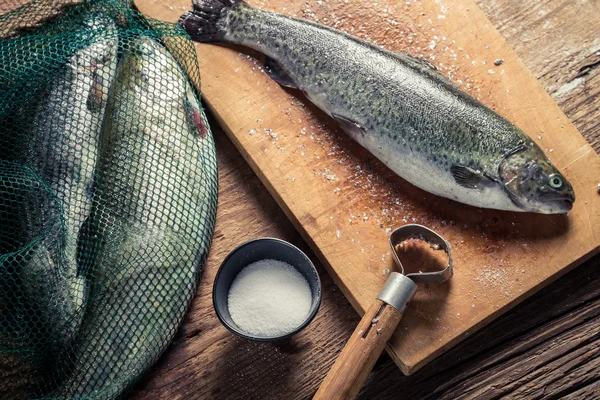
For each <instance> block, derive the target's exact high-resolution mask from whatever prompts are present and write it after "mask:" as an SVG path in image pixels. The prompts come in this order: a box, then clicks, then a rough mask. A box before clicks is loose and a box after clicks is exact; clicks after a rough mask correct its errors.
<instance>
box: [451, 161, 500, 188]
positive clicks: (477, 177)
mask: <svg viewBox="0 0 600 400" xmlns="http://www.w3.org/2000/svg"><path fill="white" fill-rule="evenodd" d="M450 173H451V174H452V176H453V177H454V180H455V181H456V183H458V184H459V185H460V186H463V187H466V188H468V189H476V190H483V189H484V188H486V187H490V186H493V185H495V184H496V182H495V181H493V180H492V179H490V178H488V177H487V176H485V174H483V173H482V172H481V171H476V170H474V169H472V168H469V167H465V166H462V165H453V166H451V167H450Z"/></svg>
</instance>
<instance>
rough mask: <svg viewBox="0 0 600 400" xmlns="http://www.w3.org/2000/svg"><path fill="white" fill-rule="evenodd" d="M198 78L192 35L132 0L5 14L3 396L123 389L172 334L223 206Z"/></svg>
mask: <svg viewBox="0 0 600 400" xmlns="http://www.w3.org/2000/svg"><path fill="white" fill-rule="evenodd" d="M190 78H191V79H190ZM190 82H199V72H198V65H197V62H196V58H195V51H194V47H193V45H192V43H191V41H190V40H189V38H188V37H187V34H186V33H185V32H184V31H183V30H182V29H181V28H179V27H177V26H174V25H171V24H167V23H162V22H159V21H155V20H151V19H147V18H144V17H143V16H142V15H141V14H139V13H138V12H136V11H134V10H132V9H131V7H130V4H129V3H128V2H127V1H117V0H98V1H85V2H77V3H66V2H64V1H57V0H41V1H34V2H31V3H28V4H25V5H23V6H21V7H19V8H16V9H14V10H13V11H10V12H8V13H5V14H3V15H2V16H0V398H2V399H28V398H47V399H71V398H82V399H83V398H85V399H88V398H90V399H91V398H98V399H106V398H116V397H119V396H122V395H123V393H126V391H127V390H128V389H130V388H131V387H132V385H134V384H135V383H136V382H137V381H139V378H140V377H141V376H142V375H143V374H144V373H145V372H146V371H147V370H148V369H149V367H150V366H151V365H152V364H153V363H154V362H155V361H156V360H157V359H158V357H159V356H160V354H161V353H162V352H163V351H164V350H165V348H166V347H167V345H168V344H169V342H170V341H171V339H172V338H173V336H174V334H175V332H176V331H177V329H178V327H179V325H180V323H181V321H182V319H183V316H184V314H185V311H186V309H187V308H188V305H189V303H190V301H191V298H192V297H193V295H194V293H195V290H196V286H197V282H198V280H199V278H200V275H201V272H202V269H203V265H204V263H205V260H206V256H207V253H208V250H209V247H210V242H211V238H212V234H213V229H214V221H215V213H216V206H217V203H216V202H217V165H216V156H215V149H214V143H213V139H212V135H211V133H210V130H209V128H208V124H207V122H206V118H205V115H204V112H203V110H202V108H201V105H200V103H199V100H198V93H197V92H196V89H195V88H194V87H193V86H192V84H191V83H190Z"/></svg>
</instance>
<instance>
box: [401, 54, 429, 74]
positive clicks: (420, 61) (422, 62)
mask: <svg viewBox="0 0 600 400" xmlns="http://www.w3.org/2000/svg"><path fill="white" fill-rule="evenodd" d="M391 54H393V55H394V56H396V57H397V58H399V59H401V60H402V61H408V62H410V63H413V64H416V65H418V66H419V67H421V68H423V69H426V70H429V71H431V72H437V73H439V71H438V69H437V67H436V66H435V65H433V64H432V63H430V62H429V61H427V60H426V59H424V58H421V57H416V56H411V55H410V54H406V53H401V52H393V53H391Z"/></svg>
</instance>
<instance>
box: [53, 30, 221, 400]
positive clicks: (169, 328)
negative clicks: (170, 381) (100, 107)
mask: <svg viewBox="0 0 600 400" xmlns="http://www.w3.org/2000/svg"><path fill="white" fill-rule="evenodd" d="M124 48H125V51H124V53H123V58H122V60H121V62H120V65H119V69H118V72H117V78H116V81H115V83H114V86H113V90H112V92H111V94H110V96H109V101H108V106H107V111H106V118H105V121H104V125H103V138H102V140H101V144H100V156H99V161H98V182H97V187H96V191H95V198H94V207H93V211H92V216H91V217H90V220H89V226H88V225H86V231H88V232H90V235H91V237H96V238H97V240H96V241H90V242H89V243H88V246H86V249H85V255H84V256H83V257H84V258H85V257H86V256H87V257H92V258H93V262H92V263H86V264H88V265H93V267H90V268H89V270H87V271H82V273H83V274H84V275H85V276H87V277H88V279H89V280H90V285H91V286H90V292H89V295H88V302H87V306H86V312H85V315H84V318H83V322H82V324H81V329H80V331H79V334H78V335H77V337H76V339H75V343H74V346H73V349H72V351H71V353H70V356H69V358H70V359H71V360H72V367H71V369H70V375H69V376H68V378H67V379H66V380H65V381H64V382H63V383H62V384H61V386H60V387H59V388H58V389H57V390H55V391H53V392H52V393H51V397H58V398H63V397H64V398H88V396H89V397H90V398H91V397H94V398H96V396H97V398H102V399H112V398H115V397H118V396H119V395H120V394H122V392H123V391H124V390H126V389H127V388H129V387H130V386H131V385H132V384H133V383H134V380H135V379H136V378H138V377H139V376H140V375H141V374H142V373H144V372H145V371H146V370H148V369H149V368H150V366H151V365H152V364H153V362H154V361H156V360H157V359H158V357H159V356H160V354H161V353H162V352H163V351H164V349H165V348H166V347H167V345H168V344H169V342H170V341H171V339H172V338H173V336H174V335H175V332H176V330H177V328H178V326H179V324H180V323H181V321H182V319H183V315H184V313H185V311H186V309H187V306H188V304H189V302H190V300H191V298H192V297H193V295H194V293H195V289H196V284H197V282H198V279H199V277H200V273H201V271H202V268H203V266H204V262H205V259H206V256H207V254H208V250H209V248H210V242H211V239H212V232H213V227H214V222H215V212H216V202H217V166H216V156H215V149H214V142H213V140H212V136H211V135H210V134H209V132H208V129H207V126H208V125H207V123H206V120H205V119H204V116H203V114H202V110H201V106H200V104H199V102H198V100H197V99H196V96H195V94H194V92H193V89H192V86H191V85H190V83H189V81H188V78H187V75H186V74H185V72H184V71H183V70H182V69H181V67H180V66H179V64H178V63H177V62H176V61H175V59H174V58H173V57H172V56H171V55H170V54H169V53H168V52H167V51H166V50H165V48H164V47H162V46H161V45H160V44H158V43H157V42H155V41H154V40H152V39H150V38H148V37H144V36H140V37H138V38H136V39H133V40H132V41H131V42H129V43H125V44H124Z"/></svg>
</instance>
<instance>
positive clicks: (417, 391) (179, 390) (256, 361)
mask: <svg viewBox="0 0 600 400" xmlns="http://www.w3.org/2000/svg"><path fill="white" fill-rule="evenodd" d="M10 1H11V0H9V2H10ZM477 2H478V4H479V5H480V7H482V9H483V10H484V12H485V13H486V15H487V16H488V18H489V19H490V20H491V21H492V23H493V24H494V26H495V27H496V28H497V29H499V31H500V32H501V33H502V34H503V36H504V37H505V38H506V39H507V41H508V42H509V43H510V45H511V46H512V47H513V48H514V49H515V50H516V51H517V53H518V54H519V56H520V58H521V59H522V60H523V61H524V62H525V64H526V65H527V67H528V68H529V70H530V71H532V72H533V73H534V74H535V76H536V78H538V79H539V80H540V82H541V83H542V84H543V85H544V87H545V88H546V90H547V91H548V92H549V93H550V94H551V95H552V96H553V97H554V99H555V100H556V101H557V103H558V104H559V106H560V107H561V108H562V109H563V110H564V112H565V113H566V114H567V115H568V116H569V118H570V119H571V120H572V121H573V122H574V123H575V125H576V126H577V127H578V129H579V130H580V131H581V132H582V134H583V135H584V136H585V138H586V139H587V140H588V142H590V143H591V144H592V146H593V147H594V149H595V150H596V151H597V152H598V151H599V150H600V96H598V92H599V91H600V68H597V67H598V66H600V53H599V52H600V34H599V32H600V19H598V18H597V16H598V15H600V6H599V4H598V2H597V1H595V0H591V1H577V2H573V1H571V0H562V1H560V0H543V1H539V2H519V1H515V0H495V1H483V0H478V1H477ZM524 3H527V4H524ZM3 6H6V4H4V3H3V4H0V10H2V11H3V10H5V9H7V8H8V7H5V8H2V7H3ZM212 126H213V127H215V129H214V133H215V136H216V138H217V140H216V141H217V150H218V155H219V167H220V172H219V174H220V185H221V187H220V208H219V212H218V222H217V231H216V233H215V241H214V246H213V248H212V252H211V256H210V259H209V263H208V267H207V270H206V273H205V275H204V277H203V281H202V284H201V286H200V288H199V290H198V295H197V296H196V298H195V300H194V302H193V304H192V307H191V309H190V312H189V313H188V316H187V318H186V321H185V323H184V325H183V327H182V329H181V330H180V332H179V333H178V334H177V338H176V339H175V341H174V343H173V344H172V346H171V347H170V348H169V349H168V350H167V352H166V354H165V355H164V356H163V357H162V358H161V360H160V361H159V363H158V364H157V365H156V366H155V367H154V368H153V370H152V372H151V373H150V374H149V376H148V377H147V378H146V379H145V380H144V382H142V383H140V385H139V386H138V387H137V388H136V390H135V392H134V394H133V396H132V397H133V398H135V399H156V398H161V399H162V398H164V399H177V398H198V399H201V398H232V399H235V398H244V399H249V398H260V399H263V398H267V399H268V398H281V399H292V398H308V397H310V396H311V395H312V394H313V393H314V392H315V391H316V389H317V387H318V386H319V384H320V382H321V381H322V379H323V378H324V376H325V374H326V372H327V371H328V370H329V368H330V367H331V366H332V365H333V362H334V360H335V357H336V355H337V354H338V353H339V351H340V350H341V348H342V346H343V345H344V343H345V342H346V340H347V339H348V338H349V337H350V334H351V333H352V331H353V329H354V327H355V326H356V324H357V323H358V321H359V317H358V315H356V313H355V312H354V310H353V309H352V307H351V306H350V304H349V303H348V302H347V301H346V300H345V298H344V296H343V295H342V293H341V292H340V291H338V290H336V287H335V285H334V284H333V282H332V280H331V278H330V277H329V276H328V275H327V274H326V273H325V272H324V270H323V268H321V267H320V266H319V268H320V272H321V279H322V281H323V294H324V298H323V304H322V306H321V310H320V312H319V314H318V315H317V318H316V319H315V321H314V322H313V323H312V324H311V325H310V326H309V327H308V328H307V329H306V330H305V331H303V332H302V333H301V334H300V335H298V336H297V337H295V338H294V339H293V340H291V341H289V342H286V343H279V344H264V343H251V342H247V341H244V340H241V339H238V338H235V337H233V336H232V335H231V334H229V333H228V332H227V331H226V330H225V329H224V328H223V327H222V326H220V324H219V322H218V320H217V318H216V316H215V315H214V312H213V311H212V306H211V300H210V287H211V282H212V279H213V278H214V274H215V272H216V268H217V267H218V263H219V261H220V260H222V259H223V257H224V256H225V255H226V253H227V252H228V251H230V250H231V249H232V248H233V247H234V246H235V245H236V244H237V243H239V242H241V241H243V240H246V239H250V238H254V237H258V236H276V237H280V238H282V239H285V240H288V241H290V242H292V243H295V244H296V245H298V246H299V247H301V248H303V249H304V250H305V251H306V252H307V253H308V254H309V255H310V256H311V257H312V258H313V260H315V257H314V256H313V255H312V254H311V252H310V251H309V250H308V248H307V246H306V245H305V244H304V242H303V241H302V239H301V238H300V236H299V235H298V234H297V233H296V231H295V230H294V228H293V226H292V225H291V223H290V222H289V221H288V220H287V219H286V217H285V215H284V213H283V212H282V211H281V210H280V209H279V208H278V207H277V204H276V203H275V201H274V200H273V198H272V197H271V196H270V195H269V194H268V193H267V191H266V190H265V188H264V187H263V186H262V184H261V183H260V181H259V180H258V178H257V177H256V176H255V175H254V174H253V173H252V171H251V170H250V168H249V166H248V165H247V164H246V163H245V162H244V161H243V159H242V158H241V157H240V156H239V154H238V153H237V151H236V150H235V148H234V147H233V145H232V143H231V142H230V141H229V140H228V139H227V138H226V137H225V136H224V134H223V133H222V132H220V131H219V129H218V128H216V124H215V123H214V121H213V125H212ZM599 267H600V257H598V256H597V257H595V258H593V259H592V260H589V261H588V262H586V263H585V264H584V265H582V266H580V267H578V268H576V269H575V270H574V271H572V272H570V273H569V274H567V275H565V276H564V277H562V278H561V279H560V280H559V281H557V282H555V283H553V284H552V285H550V286H548V287H547V288H545V289H544V290H542V291H541V292H539V293H537V294H536V295H534V296H533V297H531V298H530V299H528V300H526V301H525V302H524V303H522V304H521V305H520V306H519V307H518V308H516V309H514V310H512V311H510V312H509V313H507V314H506V315H504V316H503V317H501V318H500V319H498V320H496V321H495V322H493V323H492V324H490V325H488V326H487V327H486V328H484V329H483V330H481V331H479V332H478V333H476V334H475V335H473V336H472V337H471V338H469V339H467V340H466V341H464V342H463V343H461V344H460V345H459V346H457V347H455V348H454V349H452V350H450V351H449V352H448V353H446V354H445V355H443V356H442V357H440V358H439V359H437V360H436V361H435V362H434V363H432V364H430V365H428V366H426V367H425V368H424V369H422V370H421V371H419V372H418V373H416V374H415V375H413V376H410V377H404V376H402V375H401V373H400V371H399V370H398V368H397V367H396V366H395V365H394V364H393V362H392V361H391V359H390V358H389V357H387V356H384V357H382V358H381V359H380V361H379V363H378V365H377V366H376V368H375V370H374V372H373V373H372V374H371V376H370V380H369V381H368V383H367V385H366V386H365V387H364V389H363V391H362V393H361V396H360V398H364V399H371V398H381V399H387V398H390V399H392V398H405V399H424V398H427V399H435V398H446V399H453V398H480V399H488V398H490V399H491V398H494V399H497V398H513V399H538V398H551V399H555V398H570V399H597V398H600V328H599V327H600V280H598V279H597V278H598V268H599Z"/></svg>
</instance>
